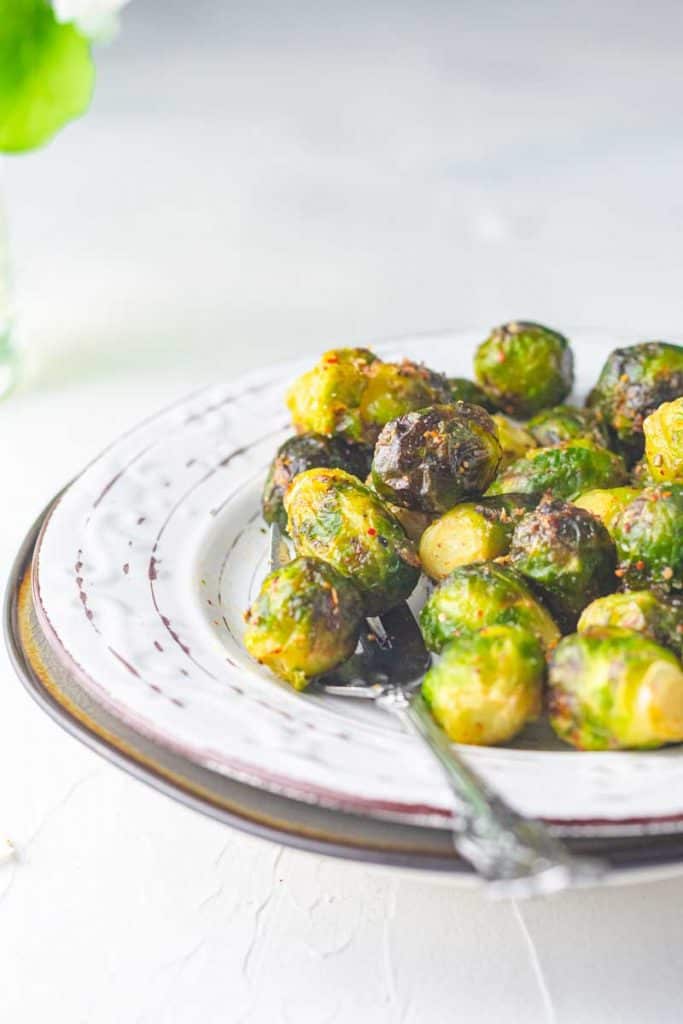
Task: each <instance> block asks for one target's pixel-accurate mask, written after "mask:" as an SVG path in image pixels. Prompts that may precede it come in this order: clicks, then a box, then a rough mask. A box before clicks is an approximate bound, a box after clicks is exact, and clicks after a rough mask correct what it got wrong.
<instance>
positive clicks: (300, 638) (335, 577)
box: [244, 558, 363, 690]
mask: <svg viewBox="0 0 683 1024" xmlns="http://www.w3.org/2000/svg"><path fill="white" fill-rule="evenodd" d="M245 619H246V622H247V629H246V632H245V634H244V644H245V646H246V648H247V650H248V651H249V653H250V654H251V655H252V657H254V658H256V659H257V661H260V662H261V663H262V664H263V665H267V667H268V668H269V669H270V670H271V672H274V673H275V675H276V676H280V678H281V679H285V680H286V681H287V682H288V683H291V685H292V686H293V687H294V688H295V689H296V690H302V689H303V688H304V687H305V686H306V685H307V683H309V682H310V680H311V678H312V677H313V676H317V675H321V674H322V673H324V672H329V671H330V670H331V669H333V668H335V667H336V666H337V665H339V664H341V662H342V661H346V659H347V658H349V657H351V655H352V654H353V652H354V650H355V647H356V643H357V642H358V634H359V630H360V625H361V622H362V619H363V599H362V597H361V595H360V591H359V590H358V588H357V587H356V586H355V584H354V583H353V582H352V581H351V580H349V579H347V577H346V576H342V574H341V573H339V572H337V570H336V569H334V568H333V567H332V566H331V565H327V564H326V563H325V562H321V561H319V560H318V559H317V558H295V559H294V561H292V562H289V563H288V564H287V565H285V566H283V567H282V568H281V569H277V570H276V571H275V572H273V573H271V574H270V576H267V577H266V579H265V580H264V581H263V585H262V587H261V591H260V593H259V595H258V597H257V598H256V600H255V601H254V603H253V604H252V606H251V608H250V609H249V611H248V612H247V613H246V615H245Z"/></svg>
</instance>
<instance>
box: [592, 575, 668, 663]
mask: <svg viewBox="0 0 683 1024" xmlns="http://www.w3.org/2000/svg"><path fill="white" fill-rule="evenodd" d="M596 626H617V627H619V628H620V629H633V630H635V631H636V632H637V633H644V634H645V635H646V636H648V637H649V638H650V639H651V640H654V641H655V643H658V644H662V646H663V647H670V648H671V650H672V651H674V652H675V653H676V654H677V655H678V657H679V658H680V657H681V656H682V655H683V598H671V597H665V596H664V595H659V594H656V593H654V592H653V591H651V590H632V591H626V593H623V594H608V595H607V597H599V598H598V599H597V601H593V603H592V604H589V605H588V607H587V608H584V610H583V612H582V613H581V618H580V619H579V624H578V627H577V629H578V631H579V633H585V632H587V631H588V630H589V629H594V628H595V627H596Z"/></svg>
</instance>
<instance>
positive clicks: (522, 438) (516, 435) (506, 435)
mask: <svg viewBox="0 0 683 1024" xmlns="http://www.w3.org/2000/svg"><path fill="white" fill-rule="evenodd" d="M491 419H492V420H493V422H494V423H495V425H496V431H497V433H498V442H499V444H500V447H501V452H502V455H501V459H500V466H499V470H503V469H507V467H508V466H510V465H511V464H512V463H513V462H515V461H516V460H517V459H521V458H522V457H523V456H524V455H526V453H527V452H528V451H530V449H531V448H536V447H537V445H536V439H535V438H534V437H532V435H531V434H530V433H529V431H528V430H526V429H525V428H524V427H522V426H520V424H519V423H515V422H514V421H513V420H509V419H508V418H507V416H502V415H501V414H500V413H496V414H495V415H494V416H492V417H491Z"/></svg>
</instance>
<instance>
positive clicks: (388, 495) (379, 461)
mask: <svg viewBox="0 0 683 1024" xmlns="http://www.w3.org/2000/svg"><path fill="white" fill-rule="evenodd" d="M499 461H500V445H499V444H498V440H497V438H496V434H495V426H494V424H493V422H492V420H491V417H490V416H489V414H488V413H487V412H485V410H484V409H482V408H481V407H480V406H478V405H468V404H467V403H466V402H458V403H456V404H455V405H434V406H430V407H429V408H427V409H422V410H421V411H420V412H409V413H406V415H405V416H399V418H398V419H396V420H392V421H391V423H388V424H387V425H386V427H384V429H383V430H382V433H381V434H380V435H379V438H378V439H377V444H376V446H375V454H374V458H373V460H372V482H373V486H374V488H375V490H376V491H377V493H378V494H379V495H380V497H382V498H385V499H386V500H387V501H390V502H392V503H393V504H395V505H402V506H403V507H404V508H414V509H418V510H421V511H422V512H427V513H430V512H431V513H439V512H445V511H446V510H447V509H449V508H452V507H453V505H455V504H456V502H458V501H461V500H462V499H463V498H466V497H468V496H470V495H476V494H481V493H482V491H484V490H486V488H487V487H488V485H489V484H490V483H491V481H492V480H493V478H494V476H495V475H496V469H497V467H498V463H499Z"/></svg>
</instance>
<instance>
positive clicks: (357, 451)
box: [262, 434, 372, 530]
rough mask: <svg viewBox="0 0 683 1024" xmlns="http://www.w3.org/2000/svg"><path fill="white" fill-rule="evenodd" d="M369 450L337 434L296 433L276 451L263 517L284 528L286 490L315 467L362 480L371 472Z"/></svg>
mask: <svg viewBox="0 0 683 1024" xmlns="http://www.w3.org/2000/svg"><path fill="white" fill-rule="evenodd" d="M371 462H372V448H369V447H366V446H365V445H361V444H354V443H353V442H352V441H347V440H346V439H345V438H343V437H341V436H340V435H333V436H331V437H327V436H325V435H324V434H296V435H295V436H294V437H289V438H288V439H287V440H286V441H285V442H284V444H281V445H280V447H279V448H278V450H277V454H276V455H275V458H274V459H273V461H272V462H271V464H270V469H269V470H268V476H267V478H266V483H265V486H264V488H263V499H262V504H263V518H264V519H265V521H266V522H267V523H278V525H279V526H280V527H281V528H282V529H283V530H284V529H286V528H287V513H286V512H285V508H284V505H283V502H282V499H283V497H284V494H285V491H286V490H287V488H288V487H289V485H290V484H291V482H292V480H293V479H294V477H295V476H296V475H297V474H298V473H303V472H304V471H305V470H307V469H313V468H314V467H316V466H324V467H326V468H327V469H345V470H346V471H347V473H351V474H352V475H353V476H357V477H359V478H360V479H361V480H364V479H365V478H366V476H367V475H368V473H369V471H370V464H371Z"/></svg>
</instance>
